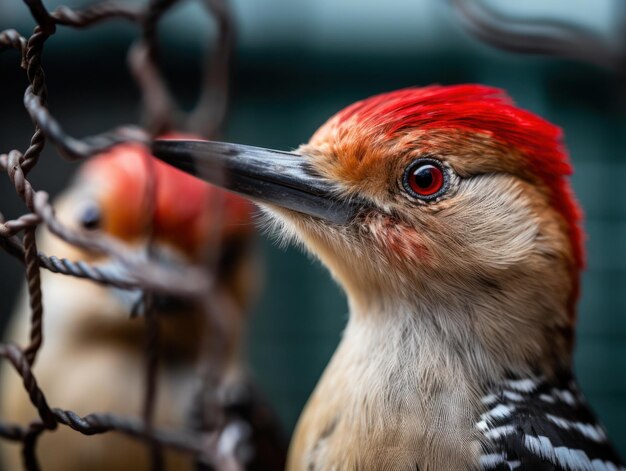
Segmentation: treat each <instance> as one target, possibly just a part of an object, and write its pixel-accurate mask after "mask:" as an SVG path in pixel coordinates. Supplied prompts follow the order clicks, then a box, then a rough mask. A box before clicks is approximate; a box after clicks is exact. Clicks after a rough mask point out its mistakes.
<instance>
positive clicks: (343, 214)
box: [152, 140, 361, 224]
mask: <svg viewBox="0 0 626 471" xmlns="http://www.w3.org/2000/svg"><path fill="white" fill-rule="evenodd" d="M152 153H153V154H154V155H155V156H156V157H158V158H159V159H161V160H163V161H164V162H167V163H168V164H170V165H173V166H174V167H176V168H179V169H181V170H183V171H185V172H187V173H189V174H191V175H194V176H196V177H198V178H201V179H203V180H205V181H207V182H209V183H212V184H214V185H217V186H221V187H222V188H225V189H227V190H230V191H233V192H235V193H239V194H241V195H243V196H246V197H248V198H251V199H253V200H255V201H258V202H260V203H270V204H272V205H275V206H280V207H283V208H287V209H291V210H293V211H297V212H300V213H304V214H308V215H311V216H315V217H317V218H321V219H324V220H326V221H330V222H333V223H335V224H346V223H348V222H350V221H351V220H352V219H353V218H354V216H355V215H356V213H357V211H358V209H359V207H360V206H361V205H360V204H359V203H358V202H355V201H351V200H350V201H348V200H345V201H344V200H341V199H339V198H337V197H336V196H335V194H334V192H333V186H332V185H331V184H330V183H328V182H327V181H325V180H324V179H322V178H320V177H319V176H317V175H315V174H314V173H313V172H312V171H311V168H310V167H309V165H308V164H307V159H306V157H304V156H302V155H299V154H292V153H289V152H281V151H277V150H270V149H264V148H261V147H252V146H246V145H241V144H230V143H226V142H213V141H165V140H158V141H155V142H154V143H153V146H152Z"/></svg>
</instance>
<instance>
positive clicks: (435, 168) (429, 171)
mask: <svg viewBox="0 0 626 471" xmlns="http://www.w3.org/2000/svg"><path fill="white" fill-rule="evenodd" d="M402 186H403V187H404V190H405V191H406V192H407V193H408V194H409V195H411V196H412V197H414V198H417V199H419V200H422V201H433V200H436V199H437V198H439V197H441V196H442V195H444V194H445V193H446V192H447V191H448V189H449V188H450V172H449V171H448V169H447V168H446V166H445V165H444V164H443V163H442V162H441V161H440V160H437V159H433V158H432V157H420V158H419V159H416V160H414V161H413V162H411V163H410V164H409V166H408V167H407V168H406V170H405V171H404V174H403V176H402Z"/></svg>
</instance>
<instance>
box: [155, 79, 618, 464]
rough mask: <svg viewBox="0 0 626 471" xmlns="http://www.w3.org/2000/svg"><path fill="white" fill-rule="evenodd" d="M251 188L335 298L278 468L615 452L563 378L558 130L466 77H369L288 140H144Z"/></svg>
mask: <svg viewBox="0 0 626 471" xmlns="http://www.w3.org/2000/svg"><path fill="white" fill-rule="evenodd" d="M154 151H155V155H157V156H158V157H160V158H163V159H164V160H166V161H168V162H170V163H172V164H173V165H175V166H177V167H179V168H181V169H184V170H187V171H188V172H191V173H194V174H195V175H198V176H200V177H203V178H205V179H207V180H209V181H212V182H215V183H217V184H220V185H222V186H224V187H225V188H228V189H230V190H233V191H235V192H238V193H241V194H244V195H247V196H249V197H251V198H252V199H254V200H256V201H258V202H260V203H261V206H262V207H263V208H264V209H265V212H266V213H267V214H268V215H269V219H270V221H272V222H273V223H275V226H276V227H277V230H278V232H280V233H281V234H283V235H284V236H285V237H287V238H288V239H290V240H294V241H297V242H299V243H301V244H302V245H304V246H305V247H306V248H307V249H308V250H309V251H311V252H312V253H313V254H315V255H316V256H317V257H319V258H320V259H321V260H322V262H323V263H324V264H325V265H326V266H327V267H328V268H329V269H330V271H331V273H332V274H333V276H334V277H335V279H336V280H338V282H339V283H340V284H341V285H342V286H343V288H344V289H345V292H346V294H347V296H348V301H349V307H350V318H349V322H348V325H347V327H346V329H345V331H344V333H343V338H342V340H341V343H340V344H339V347H338V348H337V351H336V352H335V354H334V356H333V358H332V360H331V362H330V364H329V365H328V367H327V368H326V371H325V372H324V374H323V376H322V378H321V380H320V382H319V384H318V385H317V387H316V389H315V392H314V393H313V395H312V397H311V398H310V400H309V403H308V405H307V407H306V409H305V411H304V413H303V414H302V416H301V418H300V421H299V423H298V426H297V429H296V432H295V436H294V438H293V441H292V444H291V450H290V456H289V460H288V469H290V470H320V471H321V470H383V469H385V470H416V469H417V470H421V471H424V470H437V471H451V470H468V469H470V470H471V469H483V470H509V469H511V470H512V469H517V470H540V471H541V470H560V471H589V470H597V471H599V470H625V469H626V468H625V467H624V465H623V464H622V462H621V461H620V458H619V457H618V456H617V454H616V452H615V450H614V449H613V448H612V446H611V445H610V443H609V440H608V438H607V436H606V433H605V430H604V428H603V427H602V426H601V425H600V424H599V423H598V422H597V420H596V419H595V417H594V415H593V413H592V412H591V410H590V409H589V406H588V405H587V403H586V402H585V399H584V397H583V395H582V393H581V392H580V390H579V389H578V387H577V386H576V382H575V379H574V376H573V374H572V364H571V363H572V347H573V338H574V327H575V317H576V316H575V311H576V300H577V296H578V285H579V278H580V271H581V268H582V266H583V247H582V245H583V244H582V235H581V228H580V219H581V216H580V211H579V209H578V206H577V204H576V202H575V200H574V198H573V196H572V192H571V189H570V185H569V183H568V180H567V176H568V175H569V174H570V172H571V168H570V164H569V162H568V158H567V156H566V153H565V151H564V149H563V147H562V143H561V132H560V130H559V129H558V128H557V127H555V126H553V125H552V124H550V123H548V122H546V121H544V120H543V119H541V118H539V117H537V116H535V115H534V114H531V113H529V112H527V111H523V110H521V109H519V108H517V107H515V106H514V105H513V103H512V102H511V100H510V99H509V98H508V97H507V96H506V95H505V94H504V93H503V92H501V91H500V90H497V89H493V88H488V87H484V86H479V85H459V86H447V87H444V86H431V87H425V88H412V89H405V90H400V91H396V92H392V93H386V94H382V95H378V96H375V97H372V98H369V99H366V100H363V101H360V102H358V103H355V104H353V105H351V106H349V107H348V108H346V109H344V110H343V111H340V112H339V113H338V114H337V115H335V116H334V117H333V118H331V119H330V120H329V121H328V122H327V123H326V124H324V125H323V126H322V127H321V128H320V129H319V130H318V131H317V132H316V133H315V135H314V136H313V137H312V139H311V140H310V142H309V143H308V144H305V145H303V146H301V147H300V148H299V149H298V151H297V153H283V152H277V151H270V150H267V149H259V148H254V147H247V146H241V145H233V144H224V143H214V142H205V143H197V142H196V143H193V142H179V143H167V142H157V143H155V147H154Z"/></svg>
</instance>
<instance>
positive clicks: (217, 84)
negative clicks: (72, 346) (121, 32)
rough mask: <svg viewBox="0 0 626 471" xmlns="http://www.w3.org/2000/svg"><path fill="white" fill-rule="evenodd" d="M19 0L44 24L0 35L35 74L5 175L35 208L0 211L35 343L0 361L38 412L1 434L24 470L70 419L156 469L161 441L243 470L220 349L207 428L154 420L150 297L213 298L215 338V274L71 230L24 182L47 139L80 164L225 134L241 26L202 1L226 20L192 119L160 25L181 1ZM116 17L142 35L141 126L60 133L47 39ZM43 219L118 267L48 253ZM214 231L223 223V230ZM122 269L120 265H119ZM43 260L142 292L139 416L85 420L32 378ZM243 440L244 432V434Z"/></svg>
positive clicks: (1, 232)
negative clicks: (27, 124)
mask: <svg viewBox="0 0 626 471" xmlns="http://www.w3.org/2000/svg"><path fill="white" fill-rule="evenodd" d="M23 1H24V4H25V7H27V8H28V9H29V10H30V12H31V15H32V17H33V19H34V20H35V22H36V27H35V28H34V30H33V32H32V34H31V35H30V36H27V37H25V36H22V35H21V34H20V33H19V32H18V31H17V30H15V29H7V30H5V31H0V52H3V51H8V50H14V51H17V53H18V54H19V66H20V67H21V68H22V69H24V70H25V73H26V77H27V79H28V86H27V88H26V90H25V91H24V98H23V103H24V107H25V109H26V110H27V112H28V114H29V116H30V118H31V120H32V123H33V134H32V137H31V139H30V142H29V143H28V146H27V147H26V148H25V149H24V150H18V149H12V150H9V151H7V152H5V153H2V154H0V173H1V172H4V173H6V175H7V177H8V179H9V180H10V182H11V184H12V185H13V187H14V188H15V192H16V195H17V196H18V197H19V198H20V199H21V200H22V201H23V203H24V204H25V207H26V208H27V210H28V212H26V213H25V214H22V215H20V216H18V217H16V218H13V219H10V220H6V219H5V218H4V217H3V215H2V214H1V213H0V248H1V249H3V250H4V251H5V252H6V253H8V254H9V255H11V256H13V257H15V258H17V259H19V260H20V261H22V262H23V263H24V266H25V274H26V280H27V292H28V296H29V300H30V303H29V306H30V339H29V343H28V345H26V346H19V345H15V344H11V343H0V357H2V358H4V359H5V361H7V362H8V363H9V364H10V365H11V367H12V368H13V369H14V370H15V371H16V372H17V373H18V374H19V375H20V377H21V379H22V384H23V387H24V392H25V394H27V396H28V398H29V400H30V403H31V404H32V406H33V408H34V409H35V410H36V411H37V415H38V419H37V420H35V421H33V422H31V423H29V424H14V423H7V422H4V421H3V420H1V419H2V418H0V437H1V438H4V439H6V440H9V441H14V442H20V443H21V444H22V456H23V462H24V467H25V469H27V470H29V471H35V470H38V469H40V466H39V462H38V460H37V453H36V450H37V443H38V440H39V438H40V437H41V436H42V435H43V434H45V433H46V432H49V431H52V430H55V429H56V428H58V427H59V426H63V427H69V428H71V429H72V430H74V431H76V432H77V433H81V434H84V435H95V434H102V433H108V432H117V433H121V434H124V435H126V436H129V437H132V438H134V439H136V440H139V441H141V442H144V443H145V444H146V446H147V450H148V452H149V453H150V455H151V463H152V465H151V466H152V469H153V470H161V469H163V466H164V465H163V456H162V455H163V453H162V450H163V449H164V448H172V449H176V450H179V451H183V452H186V453H189V454H191V455H192V456H194V458H195V461H196V463H197V464H198V466H199V467H203V466H208V467H210V468H211V469H220V470H226V469H228V470H238V469H243V464H242V463H241V462H240V461H239V459H238V457H237V456H235V455H232V456H224V454H223V451H222V452H220V451H218V445H219V440H220V433H221V432H222V431H223V430H224V429H225V428H227V427H228V425H229V424H227V423H225V420H224V415H223V414H222V413H221V411H220V403H219V394H218V393H217V392H216V391H217V389H218V388H219V384H220V381H221V379H220V374H221V369H220V367H219V361H220V352H219V351H215V348H214V347H213V348H209V347H207V348H205V350H207V351H206V352H205V358H203V362H204V364H203V367H202V368H201V370H202V383H203V384H202V386H203V389H202V394H199V399H198V404H200V406H201V407H202V415H203V416H202V420H201V426H198V427H195V428H190V429H184V430H164V429H160V428H159V427H157V426H155V424H154V408H155V405H154V404H155V401H156V395H157V389H156V388H157V371H158V351H159V348H158V347H159V328H158V323H157V322H156V320H155V318H154V315H153V314H151V311H152V309H151V304H152V302H151V299H152V296H153V295H154V294H166V295H177V296H182V297H186V298H190V299H193V300H196V301H199V300H202V303H203V305H206V306H207V308H206V309H205V311H206V316H207V318H209V320H210V322H209V324H210V325H211V327H210V329H212V331H213V332H214V335H216V336H219V335H220V333H223V332H224V331H226V330H227V329H228V327H227V326H224V325H223V323H224V320H223V319H222V320H216V319H215V317H216V314H217V311H219V306H216V303H215V302H208V301H207V300H206V298H207V293H211V292H212V290H213V289H214V284H213V282H212V279H211V277H210V276H209V275H208V274H207V270H201V269H199V268H196V267H189V266H172V264H171V263H169V264H168V265H167V266H163V265H161V263H160V262H159V261H158V260H156V259H152V258H150V257H148V258H147V259H146V258H145V257H144V258H140V257H138V256H137V255H136V254H134V253H133V251H132V250H131V249H130V248H128V247H126V246H125V245H124V244H123V243H121V242H120V241H118V240H116V239H113V238H111V237H108V236H105V235H102V234H100V235H94V234H93V233H89V234H87V233H83V232H81V231H79V230H75V229H72V228H69V227H66V226H64V225H63V223H61V222H60V221H59V220H58V219H57V218H56V215H55V212H54V208H53V207H52V205H51V204H50V202H49V198H48V194H47V193H46V192H45V191H41V190H37V189H35V188H34V187H33V185H32V184H31V183H30V181H29V180H28V174H29V173H30V171H32V169H33V168H35V167H36V165H37V163H38V161H39V158H40V156H41V153H42V151H43V149H44V147H45V145H46V143H50V144H51V145H52V146H53V147H54V148H55V150H56V151H57V153H58V154H59V155H61V156H62V157H63V158H64V159H66V160H69V161H76V160H82V159H86V158H88V157H91V156H93V155H96V154H98V153H101V152H104V151H106V150H108V149H110V148H112V147H114V146H116V145H118V144H121V143H128V142H135V143H140V144H149V142H150V140H151V138H152V137H154V136H155V135H158V134H160V133H163V132H168V131H171V130H174V129H184V128H187V129H188V130H191V131H194V132H195V133H196V134H198V133H199V134H201V135H204V136H205V137H212V136H214V135H215V134H217V133H219V131H220V129H221V127H222V124H223V121H224V117H225V115H226V110H227V106H228V84H229V69H230V66H231V62H232V52H233V44H234V24H233V20H232V16H231V13H230V10H229V8H228V4H227V2H226V1H225V0H205V1H204V6H205V7H206V10H207V13H208V14H209V15H210V16H211V17H212V18H213V20H214V21H215V22H216V25H217V28H218V35H217V44H216V46H215V48H214V49H212V52H211V53H210V54H208V57H207V61H206V67H205V77H204V79H203V81H202V87H203V88H202V90H201V93H200V99H199V102H198V105H197V106H196V107H195V108H194V110H193V111H192V112H191V113H190V114H189V116H185V114H184V113H183V112H182V111H181V110H180V108H179V107H178V106H177V104H176V101H175V100H174V98H173V96H172V94H171V93H170V91H169V89H168V87H167V83H166V81H165V79H164V78H163V77H162V76H161V73H160V68H159V48H158V33H157V30H158V25H159V24H160V22H161V20H162V19H163V17H164V16H166V15H167V14H168V12H169V11H170V10H171V9H172V7H173V6H174V5H175V4H176V3H178V0H148V1H147V2H146V3H143V4H142V3H133V2H122V1H111V0H105V1H102V2H99V3H96V4H93V5H90V6H88V7H86V8H84V9H82V10H77V9H73V8H70V7H68V6H59V7H57V8H56V9H55V10H53V11H49V10H48V9H47V8H46V6H45V5H44V3H43V2H42V1H41V0H23ZM113 20H117V21H127V22H131V23H132V24H134V25H136V26H137V28H139V30H140V36H139V39H138V40H137V42H136V43H135V44H133V45H132V47H131V48H130V50H129V56H128V57H129V67H130V70H131V72H132V74H133V76H134V77H135V79H136V81H137V83H138V85H139V87H140V89H141V92H142V99H143V108H144V117H143V118H144V122H143V127H138V126H132V125H121V126H118V127H117V128H116V129H113V130H111V131H105V132H102V133H100V134H98V135H95V136H89V137H83V138H76V137H73V136H71V135H69V134H68V133H67V132H66V131H65V130H64V129H63V126H62V125H61V123H60V122H59V121H58V120H57V119H56V118H55V117H54V115H53V113H52V111H51V110H50V109H49V108H48V105H47V97H48V91H47V88H46V77H45V73H44V70H43V67H42V58H43V55H44V50H45V45H46V41H47V40H48V38H50V37H51V36H53V35H54V34H55V33H56V31H57V28H58V27H68V28H74V29H83V28H88V27H90V26H92V25H95V24H98V23H101V22H105V21H113ZM39 226H43V227H45V228H46V229H47V230H48V231H49V232H51V233H52V234H53V235H54V236H56V237H58V238H60V239H62V240H63V241H65V242H66V243H68V244H71V245H73V246H75V247H78V248H80V249H83V250H85V251H87V252H90V253H95V254H104V255H107V256H108V258H110V259H113V260H115V261H117V262H120V263H117V264H115V268H113V264H107V263H103V264H100V265H95V264H90V263H86V262H84V261H80V260H78V261H72V260H68V259H65V258H58V257H56V256H54V255H53V254H44V253H41V252H39V251H38V249H37V243H36V238H35V233H36V230H37V228H38V227H39ZM216 226H219V225H216ZM215 230H216V231H217V230H219V227H216V229H215ZM20 234H22V238H21V239H20V237H19V235H20ZM215 239H218V238H215ZM120 266H122V267H123V268H122V269H120V268H119V267H120ZM42 268H43V269H46V270H48V271H50V272H53V273H58V274H61V275H65V276H71V277H76V278H83V279H88V280H91V281H93V282H95V283H100V284H103V285H109V286H114V287H116V288H121V289H139V290H142V291H143V292H144V297H143V308H144V313H145V322H146V361H145V365H146V370H145V394H144V404H143V413H142V414H141V417H142V418H141V419H131V418H126V417H119V416H116V415H113V414H109V413H104V412H102V413H92V414H88V415H86V416H80V415H78V414H76V413H75V412H72V411H70V410H62V409H58V408H53V407H51V406H50V405H49V403H48V400H47V398H46V395H45V392H44V391H43V390H42V389H41V388H40V386H39V384H38V382H37V379H36V377H35V375H34V374H33V365H34V364H35V362H36V360H37V357H38V354H39V352H40V350H41V346H42V345H43V343H44V341H45V339H44V336H43V332H44V330H43V325H44V321H45V311H44V305H43V301H42V286H41V269H42ZM209 306H210V309H209ZM212 345H215V343H213V344H212ZM207 389H208V391H207ZM207 403H210V407H207ZM198 404H192V405H191V408H195V407H198ZM207 414H212V416H211V417H210V419H209V418H207V417H205V416H206V415H207ZM244 439H245V437H242V438H241V440H244Z"/></svg>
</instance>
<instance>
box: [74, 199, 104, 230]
mask: <svg viewBox="0 0 626 471" xmlns="http://www.w3.org/2000/svg"><path fill="white" fill-rule="evenodd" d="M79 222H80V225H81V226H82V227H83V229H88V230H94V229H98V228H99V227H100V224H101V222H102V213H101V212H100V207H99V206H98V205H97V204H95V203H90V204H87V205H86V206H85V207H83V208H82V210H81V212H80V214H79Z"/></svg>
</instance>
